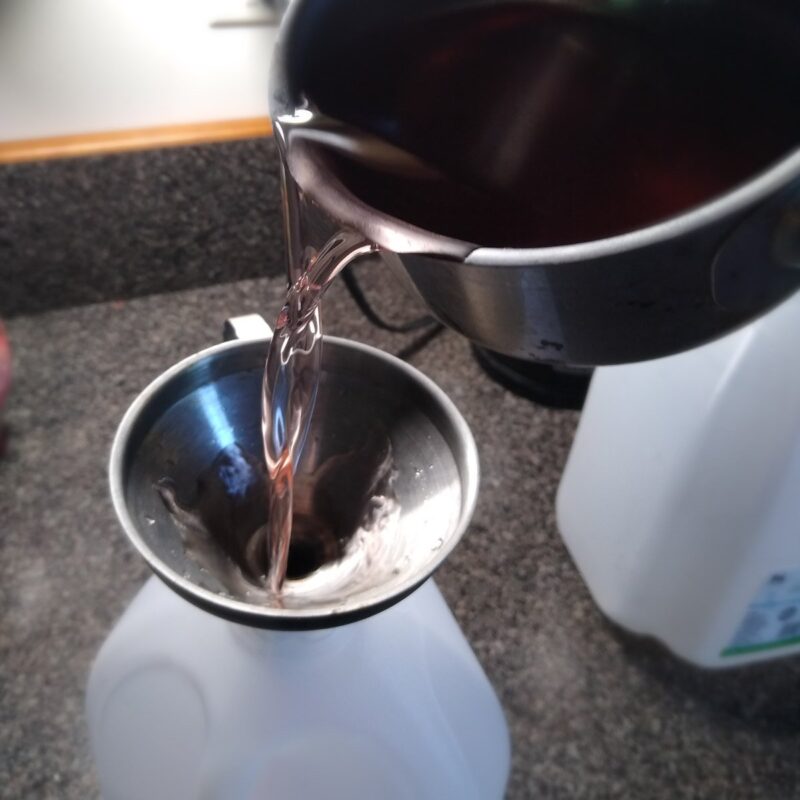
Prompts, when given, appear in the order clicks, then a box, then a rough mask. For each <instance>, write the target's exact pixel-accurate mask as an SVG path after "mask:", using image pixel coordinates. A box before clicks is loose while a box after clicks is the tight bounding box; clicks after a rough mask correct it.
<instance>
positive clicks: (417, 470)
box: [414, 467, 422, 478]
mask: <svg viewBox="0 0 800 800" xmlns="http://www.w3.org/2000/svg"><path fill="white" fill-rule="evenodd" d="M414 477H415V478H421V477H422V467H415V468H414Z"/></svg>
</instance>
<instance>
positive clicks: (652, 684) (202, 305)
mask: <svg viewBox="0 0 800 800" xmlns="http://www.w3.org/2000/svg"><path fill="white" fill-rule="evenodd" d="M269 258H270V256H269V254H266V255H265V260H269ZM362 277H363V279H364V280H365V285H366V287H367V291H368V293H369V294H370V296H371V297H373V298H374V300H375V302H376V304H377V305H378V307H380V308H383V309H384V311H385V312H386V313H387V314H388V315H390V316H394V317H403V316H408V315H415V314H417V313H419V309H418V308H417V307H415V306H414V305H413V304H412V303H411V301H410V300H409V301H406V300H405V299H402V298H403V297H404V296H403V295H402V292H401V290H400V288H399V287H398V286H396V285H395V284H394V283H393V282H392V281H391V280H389V278H388V276H387V275H386V273H384V272H381V271H380V270H379V269H368V270H363V275H362ZM282 286H283V282H282V280H281V279H280V278H274V277H273V278H264V279H247V280H239V281H237V282H234V283H228V284H225V285H216V286H208V287H205V288H195V289H190V290H185V291H177V292H172V293H162V294H152V295H149V296H145V297H139V298H137V299H133V300H128V301H122V300H119V301H110V302H103V303H98V304H95V305H83V306H76V307H72V308H64V309H57V310H50V311H45V312H42V313H38V314H32V315H20V316H16V317H14V318H12V319H11V320H10V321H9V323H8V327H9V332H10V336H11V339H12V344H13V348H14V359H15V383H14V388H13V393H12V395H11V398H10V403H9V407H8V409H7V414H6V419H7V422H8V423H9V426H10V429H11V436H10V440H9V449H8V451H7V453H6V455H5V456H4V457H3V458H2V459H0V600H1V602H0V797H2V798H15V799H16V798H25V799H27V798H67V799H70V800H71V799H72V798H74V799H75V800H77V799H78V798H80V800H84V799H85V798H93V797H97V788H96V783H95V779H94V776H93V771H92V766H91V760H90V757H89V753H88V746H87V735H86V729H85V721H84V716H83V694H84V689H85V683H86V679H87V674H88V670H89V667H90V664H91V662H92V658H93V656H94V654H95V653H96V651H97V649H98V647H99V646H100V644H101V642H102V641H103V639H104V637H105V636H106V635H107V634H108V633H109V631H110V630H111V628H112V626H113V625H114V622H115V620H116V619H117V618H118V617H119V615H120V614H121V612H122V611H123V609H124V608H125V606H126V604H127V603H128V602H129V601H130V600H131V598H132V597H133V595H134V594H135V592H136V591H137V590H138V588H139V587H140V586H141V585H142V583H143V582H144V580H145V579H146V577H147V574H148V572H147V569H146V568H145V566H144V564H143V563H142V562H141V560H140V559H139V558H138V557H137V556H136V555H135V553H134V552H133V549H132V547H131V546H130V545H129V544H128V542H127V541H126V539H125V538H124V536H123V534H122V531H121V529H120V527H119V525H118V524H117V522H116V520H115V518H114V515H113V512H112V509H111V504H110V501H109V498H108V489H107V478H106V464H107V456H108V450H109V446H110V442H111V439H112V436H113V433H114V429H115V427H116V425H117V423H118V422H119V420H120V418H121V416H122V414H123V412H124V410H125V409H126V407H127V406H128V404H129V403H130V402H131V400H132V399H133V398H134V397H135V395H136V394H137V393H138V392H139V391H140V390H141V389H142V388H143V387H144V386H145V385H146V384H147V383H148V382H149V381H150V380H151V379H152V378H154V377H155V376H156V375H158V374H159V373H160V372H161V371H162V370H163V369H165V368H166V367H167V366H169V365H171V364H172V363H174V362H175V361H177V360H179V359H180V358H181V357H183V356H185V355H188V354H190V353H192V352H194V351H196V350H198V349H200V348H202V347H204V346H206V345H208V344H211V343H213V342H215V341H217V340H218V338H219V331H220V328H221V324H222V321H223V320H224V319H225V318H226V317H228V316H231V315H235V314H242V313H248V312H260V313H263V314H264V315H265V317H266V318H267V319H268V320H270V319H271V318H272V317H274V315H275V314H276V313H277V310H278V308H279V304H280V294H281V290H282ZM324 315H325V322H326V326H327V327H326V330H327V331H328V332H330V333H335V334H338V335H343V336H347V337H352V338H354V339H358V340H361V341H366V342H370V343H372V344H375V345H377V346H379V347H381V348H383V349H385V350H387V351H389V352H393V353H400V354H401V355H404V356H405V357H406V358H407V359H408V360H409V361H410V362H411V363H412V364H414V365H415V366H417V367H418V368H419V369H421V370H422V371H423V372H425V373H426V374H428V375H429V376H430V377H431V378H433V379H434V380H435V381H436V382H437V383H438V384H439V385H440V386H441V387H442V388H443V389H444V391H445V392H447V393H448V394H449V395H450V397H451V398H452V399H453V400H454V401H455V403H456V405H457V406H458V407H459V408H460V409H461V411H462V412H463V414H464V415H465V417H466V419H467V421H468V422H469V424H470V426H471V427H472V430H473V432H474V434H475V438H476V440H477V443H478V447H479V452H480V458H481V466H482V485H481V492H480V499H479V502H478V506H477V509H476V512H475V515H474V518H473V521H472V524H471V526H470V528H469V531H468V532H467V534H466V536H465V538H464V540H463V541H462V543H461V544H460V545H459V547H458V548H457V550H456V551H455V553H454V554H453V556H452V557H451V559H450V560H449V562H448V563H447V564H446V565H445V566H444V567H443V568H442V569H441V570H440V572H439V573H438V577H437V581H438V583H439V585H440V587H441V589H442V591H443V592H444V594H445V596H446V598H447V600H448V602H449V603H450V605H451V607H452V609H453V610H454V612H455V614H456V617H457V618H458V620H459V622H460V624H461V625H462V627H463V629H464V631H465V633H466V635H467V637H468V639H469V641H470V642H471V644H472V646H473V648H474V650H475V652H476V654H477V656H478V658H479V660H480V661H481V663H482V664H483V666H484V669H485V670H486V673H487V675H488V676H489V678H490V680H491V682H492V683H493V685H494V687H495V689H496V690H497V693H498V695H499V697H500V700H501V702H502V704H503V707H504V709H505V711H506V715H507V718H508V721H509V725H510V728H511V734H512V740H513V753H514V755H513V769H512V774H511V779H510V783H509V789H508V795H507V796H508V798H509V800H522V799H523V798H565V799H566V798H648V799H653V800H654V799H655V798H676V797H680V798H708V799H709V800H710V799H711V798H714V799H715V800H716V799H717V798H725V799H726V800H752V799H753V798H774V799H775V800H787V799H788V798H792V797H798V796H800V789H798V787H799V786H800V761H799V760H798V758H797V754H798V745H799V744H800V660H798V659H790V660H784V661H779V662H773V663H770V664H767V665H763V666H758V667H753V668H749V669H740V670H735V671H729V672H724V673H712V672H704V671H700V670H697V669H694V668H692V667H690V666H688V665H685V664H683V663H681V662H680V661H678V660H676V659H675V658H673V657H672V656H670V655H669V654H668V653H666V652H664V651H663V650H662V649H661V648H660V647H659V646H657V645H655V644H653V643H650V642H648V641H646V640H642V639H638V638H635V637H632V636H630V635H627V634H625V633H623V632H621V631H619V630H618V629H617V628H615V627H614V626H613V625H611V624H609V623H608V622H606V621H605V620H604V618H603V617H602V615H601V614H600V612H599V611H598V610H597V609H596V607H595V606H594V605H593V603H592V601H591V599H590V597H589V594H588V592H587V590H586V588H585V586H584V584H583V583H582V581H581V579H580V576H579V575H578V573H577V571H576V569H575V567H574V566H573V564H572V562H571V561H570V558H569V556H568V554H567V552H566V551H565V549H564V546H563V544H562V542H561V539H560V537H559V534H558V531H557V528H556V524H555V518H554V511H553V506H554V496H555V492H556V489H557V486H558V481H559V477H560V474H561V471H562V469H563V465H564V462H565V459H566V456H567V453H568V450H569V447H570V443H571V440H572V436H573V433H574V429H575V425H576V423H577V419H578V415H577V414H576V413H573V412H564V411H554V410H548V409H545V408H541V407H538V406H535V405H533V404H532V403H530V402H528V401H526V400H523V399H520V398H518V397H516V396H514V395H513V394H511V393H509V392H508V391H506V390H504V389H502V388H501V387H499V386H498V385H496V384H495V383H493V382H492V381H490V380H489V379H488V378H487V377H486V376H485V375H484V374H483V373H482V372H481V370H480V368H479V367H478V366H477V364H476V362H475V361H474V359H473V357H472V354H471V351H470V347H469V345H468V344H467V343H466V342H465V341H464V340H463V339H461V338H459V337H458V336H456V335H455V334H453V333H451V332H443V333H441V334H439V335H437V336H435V337H433V338H431V339H429V340H427V341H424V340H423V341H419V340H416V339H415V338H414V336H413V335H402V336H401V335H395V334H389V333H384V332H382V331H379V330H377V329H375V328H374V327H372V326H371V325H370V324H369V323H368V322H367V321H366V320H365V319H364V317H363V316H362V315H361V313H360V312H359V311H358V309H357V308H356V306H355V305H354V304H353V302H352V300H351V299H350V297H349V296H348V295H347V293H346V292H345V290H344V288H343V287H342V286H340V285H339V286H335V287H334V288H333V289H332V290H331V292H330V295H329V297H328V298H327V300H326V308H325V312H324ZM598 533H599V535H601V533H602V532H598Z"/></svg>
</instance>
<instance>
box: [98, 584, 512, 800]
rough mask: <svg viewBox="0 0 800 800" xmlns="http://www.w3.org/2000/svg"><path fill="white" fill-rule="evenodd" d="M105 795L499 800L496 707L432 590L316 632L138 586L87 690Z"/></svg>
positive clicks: (502, 741)
mask: <svg viewBox="0 0 800 800" xmlns="http://www.w3.org/2000/svg"><path fill="white" fill-rule="evenodd" d="M87 712H88V719H89V732H90V739H91V746H92V751H93V755H94V758H95V764H96V768H97V774H98V777H99V781H100V786H101V790H102V796H103V798H105V800H190V799H191V800H250V798H252V799H253V800H255V799H256V798H258V799H259V800H264V799H266V800H316V798H325V800H428V799H429V800H449V798H452V799H453V800H499V799H500V798H501V797H502V796H503V792H504V790H505V784H506V779H507V776H508V769H509V740H508V732H507V729H506V725H505V720H504V717H503V713H502V710H501V708H500V705H499V703H498V702H497V698H496V697H495V694H494V692H493V690H492V688H491V686H490V685H489V682H488V681H487V679H486V676H485V675H484V673H483V670H482V669H481V667H480V665H479V664H478V662H477V660H476V658H475V656H474V654H473V653H472V651H471V649H470V647H469V645H468V643H467V641H466V639H465V638H464V636H463V634H462V633H461V630H460V629H459V627H458V625H457V623H456V621H455V619H454V618H453V615H452V614H451V613H450V610H449V609H448V608H447V605H446V604H445V602H444V600H443V599H442V596H441V594H440V593H439V591H438V589H437V588H436V585H435V584H434V582H433V581H432V580H429V581H428V582H427V583H426V584H424V585H423V586H422V587H421V588H420V589H418V590H417V591H416V592H415V593H413V594H412V595H411V596H410V597H408V598H406V599H405V600H403V601H402V602H400V603H399V604H398V605H396V606H393V607H392V608H390V609H388V610H386V611H384V612H382V613H380V614H378V615H376V616H374V617H370V618H369V619H365V620H362V621H361V622H356V623H353V624H351V625H347V626H344V627H339V628H333V629H330V630H323V631H307V632H296V631H289V632H278V631H265V630H258V629H254V628H247V627H243V626H240V625H236V624H233V623H230V622H226V621H225V620H222V619H219V618H217V617H215V616H212V615H210V614H207V613H205V612H203V611H200V610H198V609H197V608H195V607H194V606H192V605H190V604H189V603H187V602H186V601H185V600H183V599H181V598H180V597H178V596H177V595H176V594H174V593H173V592H172V591H171V590H169V589H168V588H166V587H165V586H164V585H163V584H161V583H160V582H159V581H158V580H157V579H155V578H151V579H150V580H149V581H148V583H147V584H146V585H145V587H144V588H143V589H142V590H141V592H140V593H139V595H138V596H137V597H136V598H135V599H134V601H133V603H132V604H131V605H130V607H129V608H128V610H127V611H126V612H125V614H124V616H123V617H122V619H121V620H120V621H119V623H118V624H117V626H116V628H115V629H114V630H113V631H112V633H111V635H110V636H109V637H108V639H107V641H106V642H105V644H104V645H103V647H102V649H101V651H100V653H99V655H98V657H97V660H96V662H95V664H94V667H93V669H92V673H91V677H90V680H89V689H88V698H87Z"/></svg>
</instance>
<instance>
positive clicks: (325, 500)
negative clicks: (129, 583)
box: [110, 326, 478, 629]
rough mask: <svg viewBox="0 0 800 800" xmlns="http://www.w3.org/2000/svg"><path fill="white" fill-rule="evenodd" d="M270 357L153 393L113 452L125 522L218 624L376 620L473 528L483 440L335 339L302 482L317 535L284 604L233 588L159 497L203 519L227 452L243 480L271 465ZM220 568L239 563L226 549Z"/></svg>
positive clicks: (376, 359)
mask: <svg viewBox="0 0 800 800" xmlns="http://www.w3.org/2000/svg"><path fill="white" fill-rule="evenodd" d="M240 327H241V326H240ZM266 352H267V340H266V339H260V340H252V341H232V342H227V343H224V344H220V345H217V346H215V347H211V348H209V349H207V350H203V351H202V352H200V353H197V354H195V355H193V356H190V357H189V358H187V359H185V360H184V361H182V362H180V363H179V364H176V365H175V366H174V367H172V368H171V369H169V370H167V371H166V372H165V373H164V374H163V375H161V376H160V377H159V378H157V379H156V380H155V381H154V382H153V383H151V384H150V386H148V387H147V388H146V389H145V390H144V391H143V392H142V394H141V395H140V396H139V397H138V398H137V399H136V400H135V401H134V403H133V405H132V406H131V407H130V409H129V410H128V412H127V413H126V415H125V417H124V419H123V420H122V423H121V424H120V427H119V430H118V432H117V435H116V439H115V441H114V445H113V449H112V454H111V463H110V480H111V495H112V499H113V502H114V507H115V509H116V512H117V515H118V517H119V519H120V522H121V523H122V526H123V528H124V530H125V532H126V534H127V535H128V537H129V538H130V540H131V541H132V542H133V544H134V545H135V547H136V548H137V550H138V551H139V552H140V553H141V555H142V556H143V557H144V558H145V559H146V561H147V562H148V563H149V564H150V566H151V567H152V568H153V570H154V571H155V572H156V574H157V575H158V576H159V577H161V578H162V579H163V580H164V581H165V582H166V583H167V584H168V585H169V586H171V587H172V588H173V589H174V590H175V591H176V592H178V593H179V594H180V595H182V596H183V597H185V598H186V599H187V600H189V601H190V602H192V603H194V604H196V605H198V606H200V607H202V608H204V609H206V610H208V611H210V612H211V613H213V614H216V615H218V616H221V617H225V618H227V619H231V620H234V621H236V622H240V623H244V624H249V625H253V626H259V627H265V628H279V629H308V628H323V627H328V626H333V625H340V624H344V623H348V622H352V621H354V620H357V619H359V618H362V617H365V616H368V615H370V614H374V613H376V612H377V611H380V610H381V609H383V608H386V607H387V606H389V605H391V604H393V603H395V602H397V601H398V600H400V599H401V598H403V597H404V596H406V595H407V594H408V593H409V592H411V591H413V590H414V589H415V588H416V587H417V586H418V585H419V584H421V583H422V582H423V581H424V580H425V579H426V578H427V577H428V576H429V575H430V574H431V573H432V572H433V571H434V570H435V569H436V568H437V567H438V566H439V565H440V564H441V563H442V561H444V559H445V558H446V557H447V555H448V554H449V553H450V551H451V550H452V549H453V548H454V547H455V545H456V543H457V542H458V540H459V538H460V537H461V535H462V534H463V532H464V530H465V529H466V526H467V524H468V522H469V519H470V516H471V513H472V509H473V505H474V503H475V498H476V494H477V487H478V458H477V453H476V449H475V443H474V441H473V438H472V435H471V433H470V431H469V428H468V427H467V424H466V423H465V421H464V419H463V418H462V416H461V415H460V414H459V412H458V411H457V409H456V408H455V406H454V405H453V404H452V402H451V401H450V400H449V399H448V398H447V397H446V396H445V395H444V393H443V392H442V391H441V390H440V389H439V388H438V387H437V386H435V385H434V384H433V383H432V382H431V381H430V380H429V379H428V378H426V377H425V376H423V375H422V374H421V373H419V372H418V371H417V370H415V369H414V368H412V367H410V366H408V365H407V364H405V363H403V362H402V361H400V360H398V359H396V358H394V357H393V356H390V355H387V354H386V353H382V352H381V351H379V350H376V349H374V348H372V347H368V346H366V345H362V344H357V343H355V342H349V341H344V340H341V339H334V338H326V339H325V345H324V357H323V374H322V380H321V385H320V389H319V395H318V399H317V405H316V410H315V413H314V416H313V421H312V423H311V429H310V431H309V436H308V439H307V442H306V447H305V449H304V452H303V458H302V461H301V464H300V468H299V470H298V476H297V478H296V481H297V483H296V486H297V487H298V488H297V491H296V499H297V504H296V509H297V508H298V507H299V508H300V510H301V511H303V510H304V511H306V512H308V513H309V514H313V515H314V517H315V518H317V519H319V520H321V524H320V525H318V526H316V527H315V526H311V527H309V528H308V529H307V530H306V531H305V532H304V533H303V535H302V537H301V540H300V541H299V543H298V544H299V546H301V550H302V552H301V553H300V554H299V555H300V562H301V563H300V570H299V571H300V574H299V575H296V577H295V579H290V580H287V582H286V584H285V590H284V593H283V595H282V596H281V598H280V599H278V598H275V597H270V596H268V595H266V594H265V593H264V592H262V591H260V590H259V588H258V586H256V585H253V584H252V583H247V582H237V583H234V584H229V583H226V581H225V580H222V579H220V577H219V575H218V574H216V573H215V572H214V571H213V570H209V569H207V568H206V567H207V563H204V562H203V561H202V560H201V561H198V559H197V558H195V557H194V556H193V555H192V554H191V553H192V550H191V547H188V548H187V541H186V539H185V534H186V530H185V529H184V528H182V525H181V524H180V520H179V519H176V517H175V515H174V513H170V510H169V509H168V507H167V506H166V505H165V503H164V501H163V499H162V495H161V494H160V493H159V491H158V489H157V484H159V483H163V481H164V480H165V479H166V480H167V481H169V482H170V483H171V485H172V486H173V487H174V491H175V495H176V496H177V497H178V498H179V501H180V503H181V504H183V505H185V506H191V505H192V504H193V503H195V502H196V501H197V495H198V492H199V491H200V489H199V482H200V483H202V481H204V480H206V478H204V475H207V471H208V468H209V466H210V465H212V464H213V463H214V462H215V459H218V458H219V456H220V453H221V452H222V453H225V452H227V450H226V449H227V448H231V447H234V446H236V447H238V448H239V452H243V453H245V454H246V456H245V460H246V464H245V466H244V467H243V469H244V471H245V472H247V471H248V470H250V469H251V466H252V465H253V464H256V463H257V462H259V461H261V456H260V455H259V454H260V453H261V438H260V437H261V430H260V400H261V398H260V391H261V378H262V374H263V369H264V360H265V357H266ZM243 463H244V462H243ZM247 465H250V466H247ZM229 466H230V465H229ZM253 469H255V471H256V473H257V467H253ZM379 473H380V474H379ZM376 475H378V477H379V478H380V481H379V482H380V486H377V485H376ZM376 493H378V494H380V495H381V498H380V502H384V501H387V502H389V506H390V507H389V509H388V511H387V507H386V506H385V505H384V506H383V507H382V508H381V509H378V511H380V513H382V514H383V517H382V518H381V519H379V520H378V521H377V523H376V521H375V519H374V518H373V519H371V521H369V520H365V517H366V516H369V515H372V517H375V515H376V506H375V502H373V496H374V495H375V494H376ZM197 502H199V501H197ZM229 512H230V509H227V510H226V509H225V508H223V510H222V512H221V516H222V517H224V518H225V519H224V520H223V524H227V522H226V521H225V520H228V521H229V519H230V516H231V513H234V514H235V513H238V512H237V510H236V509H233V512H231V513H229ZM251 513H253V509H247V510H246V514H251ZM255 513H256V514H257V513H258V509H255ZM226 514H227V516H226ZM378 516H380V514H378ZM368 523H369V524H368ZM211 544H212V545H213V544H214V543H213V542H212V543H211ZM218 544H219V543H218ZM215 557H219V558H220V559H222V561H225V559H226V558H227V556H226V555H225V552H223V550H221V549H220V550H219V552H217V553H216V556H215ZM226 563H227V562H226ZM229 566H230V565H229ZM291 568H292V565H291V556H290V570H291ZM295 572H297V570H295ZM290 575H291V572H290Z"/></svg>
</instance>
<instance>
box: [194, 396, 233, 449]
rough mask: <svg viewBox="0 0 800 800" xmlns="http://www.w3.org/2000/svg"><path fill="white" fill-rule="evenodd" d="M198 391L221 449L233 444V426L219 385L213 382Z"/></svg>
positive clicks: (207, 418) (204, 412) (202, 406)
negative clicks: (218, 387)
mask: <svg viewBox="0 0 800 800" xmlns="http://www.w3.org/2000/svg"><path fill="white" fill-rule="evenodd" d="M198 391H199V394H200V397H199V401H200V407H201V408H202V410H203V414H204V415H205V418H206V421H207V422H208V427H209V428H210V429H211V432H212V434H213V436H214V439H215V441H216V442H217V445H218V446H219V448H220V450H221V449H222V448H224V447H228V446H229V445H232V444H233V442H234V436H233V428H232V427H231V424H230V422H228V417H227V415H226V414H225V409H224V408H223V406H222V402H221V401H220V398H219V393H218V392H217V387H216V386H215V385H214V384H213V383H211V384H206V385H205V386H201V387H200V389H199V390H198Z"/></svg>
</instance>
